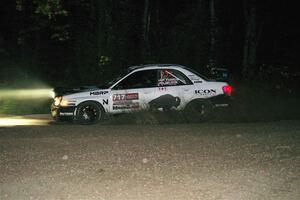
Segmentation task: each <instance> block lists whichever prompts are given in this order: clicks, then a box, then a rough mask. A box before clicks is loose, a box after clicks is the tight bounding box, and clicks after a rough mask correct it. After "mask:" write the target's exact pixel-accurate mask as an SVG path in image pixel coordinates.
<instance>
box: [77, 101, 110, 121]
mask: <svg viewBox="0 0 300 200" xmlns="http://www.w3.org/2000/svg"><path fill="white" fill-rule="evenodd" d="M103 117H104V109H103V108H102V106H101V105H98V103H96V102H84V103H81V104H80V105H79V106H78V108H77V111H76V121H77V122H78V123H80V124H94V123H97V122H98V121H99V120H101V119H102V118H103Z"/></svg>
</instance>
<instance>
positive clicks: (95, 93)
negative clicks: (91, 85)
mask: <svg viewBox="0 0 300 200" xmlns="http://www.w3.org/2000/svg"><path fill="white" fill-rule="evenodd" d="M107 93H108V91H93V92H90V95H91V96H99V95H104V94H107Z"/></svg>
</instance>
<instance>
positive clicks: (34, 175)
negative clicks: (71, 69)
mask: <svg viewBox="0 0 300 200" xmlns="http://www.w3.org/2000/svg"><path fill="white" fill-rule="evenodd" d="M0 199H1V200H5V199H75V200H76V199H100V200H125V199H128V200H129V199H130V200H145V199H147V200H148V199H149V200H154V199H157V200H160V199H162V200H181V199H182V200H192V199H195V200H196V199H205V200H212V199H214V200H217V199H226V200H227V199H228V200H235V199H236V200H242V199H255V200H260V199H272V200H273V199H274V200H284V199H289V200H299V199H300V121H297V120H296V121H277V122H261V123H216V122H215V123H199V124H165V125H135V124H131V125H109V124H97V125H92V126H80V125H74V124H56V125H48V126H24V127H2V128H0Z"/></svg>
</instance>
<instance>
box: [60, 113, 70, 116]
mask: <svg viewBox="0 0 300 200" xmlns="http://www.w3.org/2000/svg"><path fill="white" fill-rule="evenodd" d="M59 115H60V116H73V115H74V113H71V112H65V113H63V112H61V113H59Z"/></svg>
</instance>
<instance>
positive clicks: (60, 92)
mask: <svg viewBox="0 0 300 200" xmlns="http://www.w3.org/2000/svg"><path fill="white" fill-rule="evenodd" d="M100 90H107V88H99V87H98V86H80V87H74V88H71V87H56V88H54V90H53V91H54V94H55V96H65V95H71V94H77V93H85V92H91V91H100Z"/></svg>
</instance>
